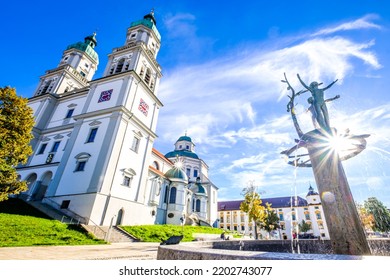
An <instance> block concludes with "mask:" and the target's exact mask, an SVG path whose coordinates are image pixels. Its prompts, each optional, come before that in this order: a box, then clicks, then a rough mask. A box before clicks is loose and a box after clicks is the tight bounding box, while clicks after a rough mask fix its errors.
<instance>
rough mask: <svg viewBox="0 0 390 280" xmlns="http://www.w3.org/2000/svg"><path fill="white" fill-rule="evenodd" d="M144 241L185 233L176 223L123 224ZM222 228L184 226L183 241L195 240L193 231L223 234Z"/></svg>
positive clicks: (157, 240)
mask: <svg viewBox="0 0 390 280" xmlns="http://www.w3.org/2000/svg"><path fill="white" fill-rule="evenodd" d="M121 228H122V229H124V230H125V231H127V232H129V233H130V234H131V235H133V236H135V237H137V238H138V239H140V240H141V241H143V242H161V241H162V240H166V239H168V238H169V237H170V236H173V235H183V227H182V226H175V225H144V226H121ZM222 232H223V230H222V229H219V228H211V227H198V226H184V237H183V240H182V241H183V242H189V241H193V240H194V238H193V236H192V234H193V233H212V234H221V233H222Z"/></svg>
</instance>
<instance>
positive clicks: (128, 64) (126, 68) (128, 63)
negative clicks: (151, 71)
mask: <svg viewBox="0 0 390 280" xmlns="http://www.w3.org/2000/svg"><path fill="white" fill-rule="evenodd" d="M129 68H130V62H129V61H128V62H126V66H125V71H127V70H129Z"/></svg>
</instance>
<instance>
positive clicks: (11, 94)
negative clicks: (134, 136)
mask: <svg viewBox="0 0 390 280" xmlns="http://www.w3.org/2000/svg"><path fill="white" fill-rule="evenodd" d="M33 126H34V118H33V114H32V109H31V108H30V107H29V106H28V105H27V99H25V98H22V97H19V96H17V95H16V91H15V89H13V88H10V87H4V88H0V201H3V200H6V199H8V195H10V194H18V193H20V192H22V191H26V190H27V183H26V182H22V181H20V180H19V179H18V174H17V172H16V169H15V168H16V166H17V165H19V164H24V163H26V162H27V159H28V157H29V156H30V155H31V154H32V148H31V146H30V145H29V143H30V140H31V139H32V138H33V136H32V134H31V130H32V128H33Z"/></svg>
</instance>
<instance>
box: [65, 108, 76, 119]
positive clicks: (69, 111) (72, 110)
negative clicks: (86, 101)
mask: <svg viewBox="0 0 390 280" xmlns="http://www.w3.org/2000/svg"><path fill="white" fill-rule="evenodd" d="M73 112H74V109H69V110H68V112H67V113H66V116H65V119H69V118H70V117H71V116H72V115H73Z"/></svg>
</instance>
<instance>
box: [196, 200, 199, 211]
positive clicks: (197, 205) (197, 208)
mask: <svg viewBox="0 0 390 280" xmlns="http://www.w3.org/2000/svg"><path fill="white" fill-rule="evenodd" d="M196 212H200V199H197V200H196Z"/></svg>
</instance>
